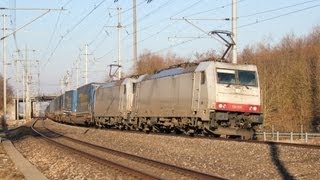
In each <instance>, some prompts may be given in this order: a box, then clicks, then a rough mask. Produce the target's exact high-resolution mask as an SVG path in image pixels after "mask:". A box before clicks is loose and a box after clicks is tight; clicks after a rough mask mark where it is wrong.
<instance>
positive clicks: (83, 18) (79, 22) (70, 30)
mask: <svg viewBox="0 0 320 180" xmlns="http://www.w3.org/2000/svg"><path fill="white" fill-rule="evenodd" d="M105 1H106V0H102V1H101V2H100V3H99V4H98V5H96V6H95V7H94V8H93V9H92V10H91V11H90V12H89V13H88V14H86V15H85V16H84V17H82V18H81V19H80V21H78V22H77V23H76V24H75V25H73V26H72V28H71V29H69V30H67V32H66V33H65V34H64V35H62V36H61V38H60V40H59V41H58V43H57V45H56V47H55V48H54V50H53V51H52V53H51V54H50V56H49V58H48V59H47V62H46V63H45V64H44V66H46V65H47V64H48V63H49V62H50V60H51V58H52V57H53V55H54V53H55V51H56V50H57V48H58V47H59V46H60V44H61V42H62V40H63V39H64V38H65V37H66V36H67V35H68V34H70V33H71V32H72V31H74V30H75V29H76V28H77V27H78V26H79V25H80V24H81V23H82V22H83V21H84V20H85V19H86V18H87V17H89V16H90V15H91V14H92V13H93V12H94V11H95V10H96V9H98V8H99V7H100V6H101V5H102V4H103V3H104V2H105Z"/></svg>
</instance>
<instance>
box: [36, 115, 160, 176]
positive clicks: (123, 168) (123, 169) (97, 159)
mask: <svg viewBox="0 0 320 180" xmlns="http://www.w3.org/2000/svg"><path fill="white" fill-rule="evenodd" d="M37 121H38V120H35V121H34V122H33V124H32V125H31V129H32V130H33V131H34V132H35V133H37V134H39V135H40V136H42V137H43V138H44V139H45V140H46V141H48V142H50V143H53V144H55V145H56V146H59V147H61V148H64V149H68V150H70V151H73V152H75V153H77V154H79V155H81V156H82V157H85V158H88V159H90V160H92V161H95V162H97V163H101V164H104V165H106V166H108V167H110V168H113V169H115V170H119V171H121V172H123V173H125V174H130V175H132V176H133V177H137V178H141V179H150V180H151V179H159V178H158V177H156V176H154V175H152V174H147V173H145V172H142V171H140V170H137V169H133V168H130V167H128V166H124V165H122V164H119V163H116V162H113V161H109V160H107V159H103V158H100V157H98V156H94V155H92V154H90V153H87V152H84V151H81V150H79V149H76V148H73V147H70V146H67V145H65V144H62V143H59V142H57V141H55V140H53V139H51V138H49V137H47V136H46V135H45V134H43V133H41V132H39V131H37V130H36V129H35V127H34V125H35V124H36V122H37Z"/></svg>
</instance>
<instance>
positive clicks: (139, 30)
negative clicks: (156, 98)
mask: <svg viewBox="0 0 320 180" xmlns="http://www.w3.org/2000/svg"><path fill="white" fill-rule="evenodd" d="M201 1H202V0H198V1H196V2H195V3H192V4H190V5H189V6H187V7H185V8H184V9H182V10H180V11H178V12H176V13H174V14H173V15H170V16H169V17H166V18H163V19H161V20H160V21H157V23H154V24H152V25H149V26H146V27H143V28H141V29H138V30H137V33H138V32H141V31H145V30H147V29H149V28H151V27H153V26H155V25H158V24H159V23H161V22H164V21H166V20H168V19H170V18H171V17H174V16H177V15H179V14H181V13H182V12H184V11H186V10H188V9H190V8H193V7H194V6H195V5H197V4H199V3H200V2H201ZM171 25H173V23H170V24H169V25H166V27H165V28H162V29H163V30H162V31H164V30H165V29H167V28H168V27H169V26H171ZM162 31H161V32H162ZM132 34H133V33H129V34H128V35H127V36H125V37H124V38H122V40H125V39H126V38H128V37H129V36H130V35H132ZM158 34H160V33H159V31H158V32H156V33H154V34H152V35H150V36H148V37H147V38H145V40H146V39H150V38H151V37H155V36H156V35H158ZM145 40H142V41H141V42H144V41H145ZM139 42H140V41H139ZM139 42H138V44H139ZM141 42H140V43H141ZM130 47H132V45H131V46H130ZM114 50H116V48H113V49H111V50H110V51H108V52H107V53H105V54H103V55H102V56H99V57H97V58H95V59H96V60H99V59H102V58H104V57H106V56H107V55H109V54H110V53H112V52H113V51H114Z"/></svg>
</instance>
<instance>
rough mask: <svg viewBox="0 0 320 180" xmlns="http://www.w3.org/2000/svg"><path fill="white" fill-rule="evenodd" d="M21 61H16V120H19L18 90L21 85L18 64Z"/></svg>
mask: <svg viewBox="0 0 320 180" xmlns="http://www.w3.org/2000/svg"><path fill="white" fill-rule="evenodd" d="M18 62H19V60H18V59H16V60H15V65H16V85H17V87H16V120H19V88H18V84H19V64H18Z"/></svg>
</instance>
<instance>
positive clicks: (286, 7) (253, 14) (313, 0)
mask: <svg viewBox="0 0 320 180" xmlns="http://www.w3.org/2000/svg"><path fill="white" fill-rule="evenodd" d="M315 1H319V0H310V1H305V2H302V3H297V4H292V5H289V6H282V7H279V8H275V9H269V10H265V11H261V12H256V13H252V14H248V15H244V16H239V17H238V18H245V17H251V16H255V15H259V14H265V13H270V12H274V11H279V10H283V9H288V8H292V7H295V6H300V5H304V4H307V3H311V2H315Z"/></svg>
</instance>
